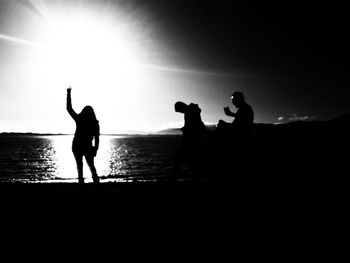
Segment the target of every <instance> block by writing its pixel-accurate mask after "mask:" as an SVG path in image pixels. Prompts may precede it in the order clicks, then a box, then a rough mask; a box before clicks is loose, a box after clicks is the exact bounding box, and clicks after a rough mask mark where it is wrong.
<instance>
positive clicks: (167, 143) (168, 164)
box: [0, 135, 181, 182]
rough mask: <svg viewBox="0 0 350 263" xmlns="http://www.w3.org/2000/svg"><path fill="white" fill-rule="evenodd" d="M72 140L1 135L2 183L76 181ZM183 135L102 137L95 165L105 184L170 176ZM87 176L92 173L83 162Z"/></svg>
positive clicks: (89, 178) (63, 137)
mask: <svg viewBox="0 0 350 263" xmlns="http://www.w3.org/2000/svg"><path fill="white" fill-rule="evenodd" d="M72 139H73V137H72V136H70V135H57V136H56V135H55V136H51V135H50V136H30V135H29V136H24V135H6V136H0V182H77V171H76V165H75V160H74V157H73V153H72V151H71V145H72ZM180 142H181V136H166V135H160V136H101V137H100V149H99V151H98V154H97V157H96V158H95V165H96V168H97V171H98V175H99V176H100V178H101V181H102V182H109V181H113V182H115V181H124V182H125V181H131V180H134V179H139V180H158V179H161V178H166V177H168V176H169V175H170V172H171V168H172V164H173V160H174V156H175V153H176V151H177V149H178V147H179V145H180ZM84 177H85V181H86V182H91V181H92V180H91V174H90V171H89V169H88V167H87V164H86V162H85V160H84Z"/></svg>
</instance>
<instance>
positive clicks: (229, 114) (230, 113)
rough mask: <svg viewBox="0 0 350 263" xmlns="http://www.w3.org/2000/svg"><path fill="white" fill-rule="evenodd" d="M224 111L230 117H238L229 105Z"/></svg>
mask: <svg viewBox="0 0 350 263" xmlns="http://www.w3.org/2000/svg"><path fill="white" fill-rule="evenodd" d="M224 112H225V114H226V115H227V116H229V117H236V114H235V113H234V112H232V111H231V110H230V108H229V107H225V108H224Z"/></svg>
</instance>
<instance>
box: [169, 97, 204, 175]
mask: <svg viewBox="0 0 350 263" xmlns="http://www.w3.org/2000/svg"><path fill="white" fill-rule="evenodd" d="M175 111H176V112H180V113H183V114H184V119H185V125H184V127H182V128H181V130H182V133H183V137H182V142H181V145H180V148H179V150H178V151H177V153H176V156H175V163H174V167H173V172H172V176H171V179H172V180H176V178H177V175H178V172H179V170H180V168H181V165H182V164H183V162H184V161H188V162H189V165H190V168H191V172H192V178H193V180H199V175H198V151H199V149H200V143H201V139H202V137H203V134H204V132H205V126H204V123H203V122H202V119H201V115H200V113H201V109H200V108H199V107H198V105H197V104H193V103H191V104H190V105H187V104H185V103H183V102H181V101H178V102H176V103H175Z"/></svg>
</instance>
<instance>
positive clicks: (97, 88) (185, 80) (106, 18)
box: [0, 0, 319, 133]
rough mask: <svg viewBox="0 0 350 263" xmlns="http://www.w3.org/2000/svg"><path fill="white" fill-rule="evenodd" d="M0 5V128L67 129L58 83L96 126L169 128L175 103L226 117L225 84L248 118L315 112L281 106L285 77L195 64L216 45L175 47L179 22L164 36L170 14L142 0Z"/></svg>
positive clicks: (109, 129) (70, 126)
mask: <svg viewBox="0 0 350 263" xmlns="http://www.w3.org/2000/svg"><path fill="white" fill-rule="evenodd" d="M127 3H129V4H127ZM130 3H132V4H130ZM0 10H1V11H0V57H1V59H0V132H5V131H8V132H11V131H13V132H29V131H30V132H53V133H56V132H57V133H72V132H74V129H75V127H74V123H73V121H72V120H71V119H70V117H69V115H68V114H67V112H66V110H65V96H66V88H67V87H68V86H72V87H73V91H72V97H73V107H74V109H75V110H76V111H77V112H80V110H81V109H82V108H83V107H84V106H85V105H91V106H92V107H93V108H94V109H95V112H96V115H97V118H98V119H99V121H100V125H101V131H102V133H120V132H127V131H130V130H135V131H155V130H159V129H164V128H168V127H173V126H176V127H179V126H180V125H181V122H182V121H183V116H181V115H179V114H177V113H175V112H174V109H173V105H174V103H175V102H176V101H178V100H182V101H184V102H186V103H190V102H195V103H198V104H199V106H200V107H201V109H202V119H203V120H204V121H205V122H207V123H217V122H218V120H219V119H225V120H227V121H229V120H230V119H227V118H225V117H224V114H223V110H222V108H223V107H224V106H227V105H229V106H231V108H232V109H234V108H233V107H232V104H231V102H230V99H229V98H230V95H231V93H232V92H233V91H234V90H241V91H243V92H244V93H245V95H246V98H247V101H248V102H249V103H250V104H251V105H252V106H253V107H254V109H255V111H256V119H255V121H256V122H274V121H277V119H278V118H279V117H281V116H294V117H297V116H299V115H300V116H301V117H305V115H308V116H309V115H310V116H313V115H319V113H317V112H316V111H315V109H312V108H310V107H305V105H306V104H307V103H305V105H304V104H303V100H302V99H300V100H298V103H299V104H300V105H298V107H295V108H291V107H290V105H289V106H288V103H289V102H290V101H288V98H289V92H290V90H291V89H288V92H285V91H282V90H280V89H278V88H276V87H278V85H283V86H284V87H286V86H288V85H290V86H293V85H299V84H300V83H298V80H297V78H295V77H294V76H292V75H291V76H287V77H286V78H284V81H281V79H280V78H279V77H277V78H273V80H271V79H268V80H267V78H266V76H265V75H263V74H260V73H259V72H256V71H254V72H253V71H247V70H244V69H243V68H238V67H236V68H235V69H233V70H232V67H231V68H225V67H221V68H220V67H219V68H216V67H215V65H216V64H215V63H213V64H214V66H213V67H211V66H210V65H209V66H208V63H207V64H204V66H203V67H198V63H199V61H200V60H201V59H202V58H203V57H204V56H203V54H204V53H208V55H211V56H212V57H215V56H216V53H215V52H218V57H219V53H220V52H219V50H220V47H219V48H217V49H215V48H214V49H206V50H211V51H212V54H209V53H210V52H203V50H204V49H203V50H201V49H200V48H199V47H202V46H205V45H206V43H201V42H196V41H193V40H192V41H191V43H192V44H193V43H196V45H198V50H197V49H196V46H195V48H193V47H191V46H187V45H185V44H184V43H185V42H184V39H186V38H189V37H190V36H191V34H189V32H186V34H185V31H186V30H185V29H184V31H183V32H184V36H181V37H177V38H176V37H174V36H176V35H178V34H181V32H182V31H181V25H179V26H177V27H176V26H175V27H172V28H177V32H173V33H172V34H168V35H167V34H164V31H166V29H167V27H165V26H163V23H162V21H163V20H161V19H164V21H168V22H167V23H168V24H167V25H168V26H169V25H171V22H172V20H171V18H169V17H168V18H167V17H166V13H165V15H163V16H162V15H161V13H162V12H163V10H162V9H161V8H158V9H153V10H152V8H151V7H148V6H147V5H142V1H136V0H135V1H112V0H110V1H108V0H104V1H95V0H86V1H68V0H54V1H43V0H27V1H26V0H18V1H10V0H3V1H1V2H0ZM155 15H157V16H155ZM169 21H170V22H169ZM174 21H175V20H174ZM183 21H185V20H183ZM193 32H195V31H193ZM170 35H171V36H172V37H170ZM180 40H181V41H180ZM212 41H213V40H212ZM188 43H189V42H188ZM191 48H192V50H191V51H190V52H189V51H188V49H191ZM196 52H197V53H196ZM237 53H239V51H237ZM188 54H191V55H188ZM208 61H209V60H208ZM212 61H213V62H214V60H212ZM202 64H203V63H202ZM267 94H268V96H267ZM295 94H297V93H294V95H295ZM287 106H288V107H287ZM299 106H300V107H299ZM303 110H304V111H303ZM315 112H316V113H315Z"/></svg>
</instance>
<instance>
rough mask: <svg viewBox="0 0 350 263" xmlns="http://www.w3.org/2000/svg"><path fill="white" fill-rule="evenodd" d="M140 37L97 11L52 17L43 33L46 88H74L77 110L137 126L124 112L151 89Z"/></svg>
mask: <svg viewBox="0 0 350 263" xmlns="http://www.w3.org/2000/svg"><path fill="white" fill-rule="evenodd" d="M136 33H137V32H135V31H133V28H132V26H131V25H129V24H127V23H122V21H120V22H119V23H117V22H116V21H115V19H112V18H109V17H108V16H102V15H99V14H96V13H93V12H84V13H79V14H78V15H77V14H74V15H70V14H64V15H60V16H58V15H56V16H52V17H51V19H50V24H49V26H48V27H46V28H45V29H44V30H43V31H42V32H40V34H39V35H40V36H41V37H40V38H41V39H40V41H39V42H40V44H41V45H42V46H43V49H42V55H41V59H40V60H41V65H42V71H41V72H42V73H43V76H45V78H46V79H47V82H48V83H49V82H51V83H52V82H55V83H56V84H57V83H59V85H60V86H61V87H60V90H61V91H63V89H64V88H65V87H68V85H70V86H73V90H74V91H73V94H76V97H75V98H74V102H75V105H76V106H78V107H80V108H81V107H82V106H83V105H86V104H90V105H93V106H94V107H95V106H96V108H97V111H98V112H99V113H101V115H103V116H105V117H106V118H109V117H111V116H108V115H112V114H113V115H114V116H113V117H114V118H115V117H118V118H119V119H120V120H122V119H124V121H125V122H127V121H129V120H134V121H135V117H136V118H137V116H135V115H134V116H133V117H131V116H128V114H129V112H128V111H126V110H125V109H128V108H130V102H131V101H134V102H135V99H133V96H134V94H136V93H138V94H141V93H142V92H143V91H142V90H147V85H148V84H147V80H148V77H147V73H145V70H144V68H143V66H142V65H145V64H146V63H145V61H143V59H142V58H143V57H144V53H145V52H144V50H143V49H141V48H140V46H142V44H140V41H139V40H137V39H136V38H135V36H137V34H136ZM55 80H57V81H55ZM145 96H146V98H147V96H150V94H147V93H146V94H145ZM145 96H143V98H145ZM111 105H114V109H115V112H113V113H112V112H111ZM73 106H74V105H73ZM77 110H79V109H77ZM119 112H122V113H123V114H121V113H119ZM118 114H120V116H116V115H118ZM130 114H131V113H130ZM136 115H137V114H136ZM138 123H140V122H138ZM130 127H131V128H132V125H131V124H130Z"/></svg>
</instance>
